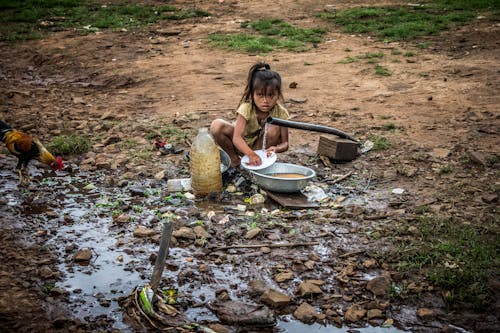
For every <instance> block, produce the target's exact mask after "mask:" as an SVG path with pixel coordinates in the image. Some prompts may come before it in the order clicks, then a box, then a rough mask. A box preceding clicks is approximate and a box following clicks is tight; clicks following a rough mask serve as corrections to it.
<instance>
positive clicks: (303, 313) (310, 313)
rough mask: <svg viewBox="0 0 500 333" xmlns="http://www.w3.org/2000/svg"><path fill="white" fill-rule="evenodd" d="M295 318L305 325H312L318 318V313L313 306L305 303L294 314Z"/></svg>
mask: <svg viewBox="0 0 500 333" xmlns="http://www.w3.org/2000/svg"><path fill="white" fill-rule="evenodd" d="M293 316H294V317H295V318H297V319H298V320H300V321H301V322H303V323H311V322H312V321H314V319H315V318H316V317H317V316H318V312H317V311H316V309H315V308H314V307H313V306H312V305H309V304H308V303H306V302H304V303H302V304H301V305H300V306H299V307H298V308H297V309H296V310H295V311H294V312H293Z"/></svg>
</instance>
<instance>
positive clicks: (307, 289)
mask: <svg viewBox="0 0 500 333" xmlns="http://www.w3.org/2000/svg"><path fill="white" fill-rule="evenodd" d="M297 293H298V294H299V295H300V296H301V297H304V296H309V295H313V294H321V293H323V291H322V290H321V288H320V287H319V286H318V285H317V284H314V283H312V282H311V281H304V282H302V283H301V284H300V285H299V287H298V289H297Z"/></svg>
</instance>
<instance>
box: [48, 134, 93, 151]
mask: <svg viewBox="0 0 500 333" xmlns="http://www.w3.org/2000/svg"><path fill="white" fill-rule="evenodd" d="M91 147H92V146H91V143H90V140H89V139H88V138H85V137H82V136H78V135H76V134H71V135H59V136H56V137H54V138H53V139H52V141H51V142H50V143H49V144H48V145H47V149H48V150H49V151H50V152H52V154H54V155H69V154H84V153H86V152H88V151H89V150H90V148H91Z"/></svg>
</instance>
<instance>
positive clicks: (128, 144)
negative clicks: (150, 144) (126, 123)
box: [120, 139, 137, 150]
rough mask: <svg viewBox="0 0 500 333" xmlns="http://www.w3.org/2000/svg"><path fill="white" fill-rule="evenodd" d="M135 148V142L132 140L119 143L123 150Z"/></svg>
mask: <svg viewBox="0 0 500 333" xmlns="http://www.w3.org/2000/svg"><path fill="white" fill-rule="evenodd" d="M136 146H137V141H135V140H134V139H127V140H125V141H122V142H121V143H120V147H121V148H122V149H124V150H129V149H132V148H135V147H136Z"/></svg>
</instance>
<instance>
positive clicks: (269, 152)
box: [266, 146, 276, 157]
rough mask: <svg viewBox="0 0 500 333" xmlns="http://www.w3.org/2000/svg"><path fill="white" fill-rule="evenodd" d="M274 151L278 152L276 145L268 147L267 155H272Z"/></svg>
mask: <svg viewBox="0 0 500 333" xmlns="http://www.w3.org/2000/svg"><path fill="white" fill-rule="evenodd" d="M273 153H275V154H276V146H271V147H269V148H267V149H266V156H267V157H270V156H271V155H272V154H273Z"/></svg>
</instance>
